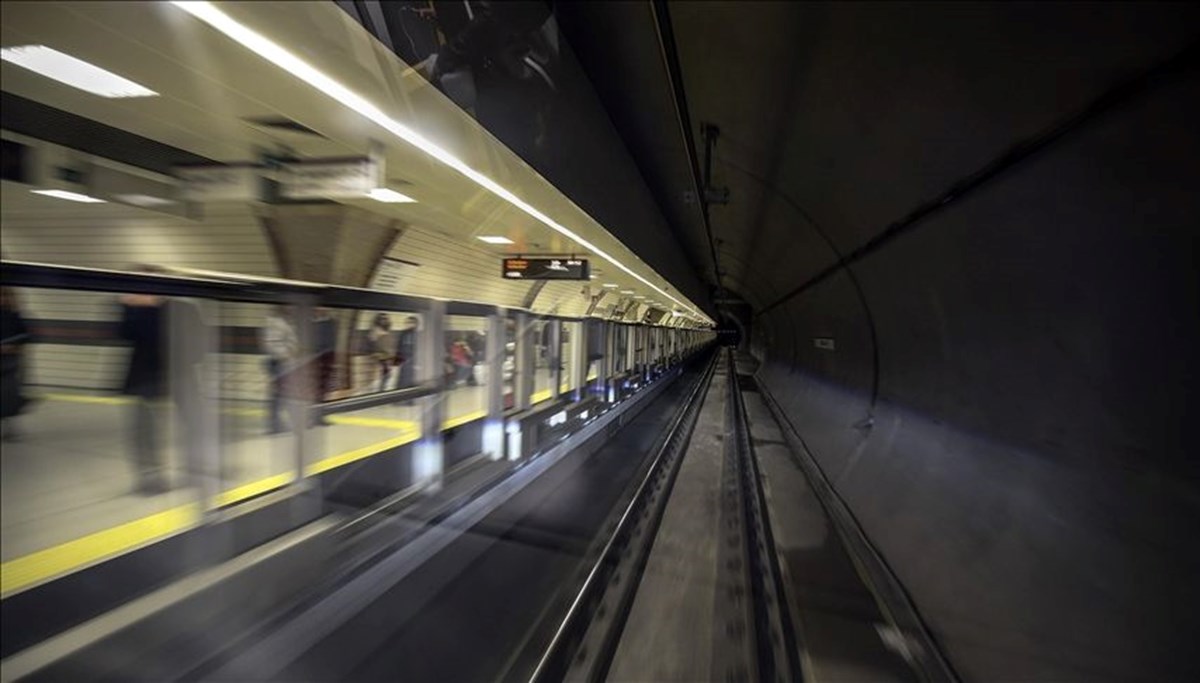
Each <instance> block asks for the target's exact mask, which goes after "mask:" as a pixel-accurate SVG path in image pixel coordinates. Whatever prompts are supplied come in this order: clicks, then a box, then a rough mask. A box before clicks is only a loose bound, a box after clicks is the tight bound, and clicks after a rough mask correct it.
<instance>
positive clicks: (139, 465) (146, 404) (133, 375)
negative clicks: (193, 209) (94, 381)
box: [117, 266, 203, 495]
mask: <svg viewBox="0 0 1200 683" xmlns="http://www.w3.org/2000/svg"><path fill="white" fill-rule="evenodd" d="M135 271H136V272H141V273H146V274H162V273H164V272H165V270H164V269H162V268H159V267H157V266H137V267H136V268H135ZM119 302H120V307H121V320H120V323H119V324H118V326H117V334H118V336H119V337H120V338H121V339H124V340H125V341H126V342H128V343H129V346H130V347H131V351H130V355H129V365H128V367H127V368H126V371H125V381H124V382H123V384H122V389H121V390H122V393H124V394H125V395H127V396H130V397H132V398H133V399H134V402H133V413H132V441H133V457H134V467H135V468H136V470H137V473H136V474H137V481H138V483H137V490H138V491H139V492H140V493H143V494H147V495H154V494H157V493H163V492H165V491H168V490H170V488H171V485H172V482H171V481H170V478H169V477H168V476H167V474H166V467H165V463H164V461H163V457H162V450H161V448H162V445H161V443H160V438H159V436H160V432H161V429H160V423H161V422H162V419H163V417H164V410H163V408H164V407H165V403H166V399H167V398H168V397H170V399H171V400H172V402H174V403H175V406H176V408H177V409H178V418H179V419H178V425H179V427H180V432H181V436H182V440H183V445H184V455H185V458H186V464H187V465H189V466H198V465H199V462H198V457H199V443H198V440H199V439H201V438H203V435H202V433H201V432H200V429H199V425H198V424H196V421H197V419H198V409H199V400H198V399H199V393H200V386H199V376H198V371H199V362H200V358H201V357H202V356H201V354H202V353H203V348H202V345H201V344H200V342H201V340H202V339H203V335H202V333H201V325H202V323H201V321H200V316H199V313H198V311H197V310H196V308H195V307H194V306H193V305H191V304H189V303H187V302H184V301H181V300H175V299H168V298H166V297H163V296H160V295H157V294H126V295H123V296H122V297H120V300H119ZM168 324H170V325H171V328H168ZM169 329H174V330H176V331H177V333H176V334H175V335H171V334H170V331H169ZM172 341H174V342H175V344H174V346H175V348H174V349H173V350H172V349H171V348H170V346H169V345H170V344H171V342H172ZM172 351H173V352H174V353H172ZM172 370H174V372H171V371H172ZM172 380H173V381H172Z"/></svg>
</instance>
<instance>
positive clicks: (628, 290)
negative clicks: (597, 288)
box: [621, 289, 633, 294]
mask: <svg viewBox="0 0 1200 683" xmlns="http://www.w3.org/2000/svg"><path fill="white" fill-rule="evenodd" d="M621 293H622V294H633V290H632V289H622V290H621Z"/></svg>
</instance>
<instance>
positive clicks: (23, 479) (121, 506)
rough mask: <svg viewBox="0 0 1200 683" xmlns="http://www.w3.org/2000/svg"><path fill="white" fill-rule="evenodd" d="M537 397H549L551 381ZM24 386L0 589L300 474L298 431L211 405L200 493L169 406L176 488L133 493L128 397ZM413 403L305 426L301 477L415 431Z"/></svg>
mask: <svg viewBox="0 0 1200 683" xmlns="http://www.w3.org/2000/svg"><path fill="white" fill-rule="evenodd" d="M539 379H541V380H542V381H540V382H538V386H535V394H534V397H533V398H534V400H535V401H537V400H545V399H546V398H549V395H550V391H549V388H548V387H547V386H541V385H544V384H545V383H546V381H548V380H547V379H543V378H539ZM484 391H485V388H484V387H482V386H476V387H471V386H462V387H456V388H454V389H451V390H450V391H447V392H446V393H445V394H443V396H442V400H443V401H444V405H443V416H444V420H443V428H450V427H454V426H457V425H461V424H465V423H467V422H470V421H473V420H476V419H480V418H482V417H483V416H484V415H485V414H486V413H485V410H484V407H485V406H486V403H485V395H484ZM30 393H31V394H32V395H34V396H37V397H39V398H40V400H38V401H37V402H35V403H33V404H32V405H31V406H30V407H29V409H28V410H27V411H26V412H25V414H23V415H21V416H19V417H18V418H16V421H15V423H14V424H15V426H16V428H17V430H18V431H19V433H20V438H19V439H18V440H16V441H6V442H5V443H4V444H3V450H2V455H0V562H2V563H3V565H2V567H0V569H2V573H0V584H2V586H0V594H3V595H7V594H9V593H10V592H12V591H14V590H19V589H21V588H23V587H26V586H28V585H30V584H31V583H34V582H37V581H40V580H41V579H43V578H45V577H48V576H50V575H58V574H61V573H63V572H64V571H67V570H70V569H74V568H77V567H78V566H81V565H84V564H87V563H89V562H94V561H99V560H100V559H104V558H105V557H109V556H111V555H112V553H111V552H108V550H110V549H112V548H122V549H123V550H128V549H132V548H133V547H137V546H138V545H142V544H144V543H149V542H153V541H154V540H156V539H158V538H162V537H165V536H167V535H170V534H172V533H177V532H179V531H182V530H184V529H187V528H190V527H191V526H193V525H195V524H196V523H198V522H199V520H200V518H201V516H202V514H203V511H204V510H205V509H212V508H215V507H220V506H225V505H230V504H234V503H237V502H239V501H241V500H244V499H247V498H250V497H252V496H255V495H258V494H261V493H264V492H267V491H270V490H273V489H276V488H279V487H282V486H284V485H286V484H288V483H290V482H292V481H294V480H295V479H296V477H297V470H298V466H297V455H296V450H295V438H296V437H295V434H294V433H293V432H291V431H286V432H283V433H280V434H268V433H267V429H266V427H267V407H266V403H265V402H252V401H226V402H223V403H222V405H221V407H220V418H219V421H220V429H219V432H218V434H216V435H214V436H213V438H220V439H221V445H220V451H219V452H220V465H221V467H220V476H221V481H220V485H219V486H218V487H217V489H218V491H219V493H218V495H217V496H215V498H213V499H211V500H200V495H199V492H198V490H197V489H196V488H194V487H193V486H190V485H189V479H191V476H190V475H189V473H188V472H187V471H186V470H185V465H184V462H183V458H182V457H181V449H180V448H179V446H178V444H177V443H176V439H175V434H174V432H175V429H174V425H173V422H174V418H173V411H172V410H171V409H170V407H166V408H165V409H164V410H163V411H162V412H161V413H160V422H161V427H162V430H161V434H160V437H159V438H160V442H161V445H162V457H163V463H164V465H165V467H166V474H167V477H168V478H169V479H170V481H171V482H172V485H173V486H174V487H175V488H173V489H172V490H171V491H169V492H167V493H162V494H158V495H143V494H140V493H138V492H137V491H136V483H137V482H136V471H135V468H134V464H133V460H132V457H131V454H130V453H131V439H132V436H131V421H132V417H131V413H132V411H133V406H132V403H131V401H130V399H129V398H127V397H123V396H113V395H96V394H86V393H80V392H74V393H72V392H68V391H49V390H46V391H39V390H37V389H31V391H30ZM420 410H421V408H420V402H419V401H418V402H412V403H409V404H395V405H387V406H376V407H372V408H366V409H363V410H357V411H352V412H345V413H338V414H336V415H331V416H329V418H328V419H329V422H330V423H331V424H329V425H327V426H321V427H316V428H312V429H309V430H308V432H307V438H308V440H309V443H308V447H307V449H306V450H307V455H306V457H305V459H304V469H303V473H302V475H301V476H311V475H314V474H318V473H320V472H324V471H328V470H331V469H334V468H337V467H341V466H344V465H348V464H350V463H352V462H355V461H358V460H361V459H363V458H368V457H371V456H373V455H376V454H378V453H382V452H384V451H387V450H390V449H392V448H395V447H397V446H400V445H403V444H405V443H409V442H411V441H415V440H416V439H417V438H419V436H420V430H419V425H420V412H419V411H420Z"/></svg>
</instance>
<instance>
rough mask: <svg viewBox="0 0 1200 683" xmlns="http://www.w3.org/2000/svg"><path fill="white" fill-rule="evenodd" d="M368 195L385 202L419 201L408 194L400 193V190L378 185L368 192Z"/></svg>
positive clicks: (411, 202)
mask: <svg viewBox="0 0 1200 683" xmlns="http://www.w3.org/2000/svg"><path fill="white" fill-rule="evenodd" d="M367 196H368V197H370V198H371V199H374V200H375V201H377V202H383V203H385V204H413V203H416V201H417V200H415V199H413V198H412V197H409V196H408V195H406V194H400V193H399V192H397V191H395V190H392V189H389V188H386V187H377V188H375V189H373V190H371V191H370V192H368V193H367Z"/></svg>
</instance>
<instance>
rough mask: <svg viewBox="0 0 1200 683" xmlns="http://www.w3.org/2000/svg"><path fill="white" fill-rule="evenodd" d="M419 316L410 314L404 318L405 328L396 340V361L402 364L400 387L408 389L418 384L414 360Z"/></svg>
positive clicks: (398, 386) (398, 384) (398, 385)
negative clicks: (414, 371)
mask: <svg viewBox="0 0 1200 683" xmlns="http://www.w3.org/2000/svg"><path fill="white" fill-rule="evenodd" d="M420 326H421V325H420V321H419V320H418V319H417V316H415V315H410V316H408V317H407V318H405V319H404V329H402V330H400V338H399V339H398V340H397V341H396V363H397V364H399V366H400V381H399V382H398V383H397V387H396V388H398V389H407V388H408V387H411V386H413V385H414V384H416V383H417V382H416V379H415V378H414V376H413V367H414V365H413V361H415V360H416V358H417V332H418V331H419V329H420Z"/></svg>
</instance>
